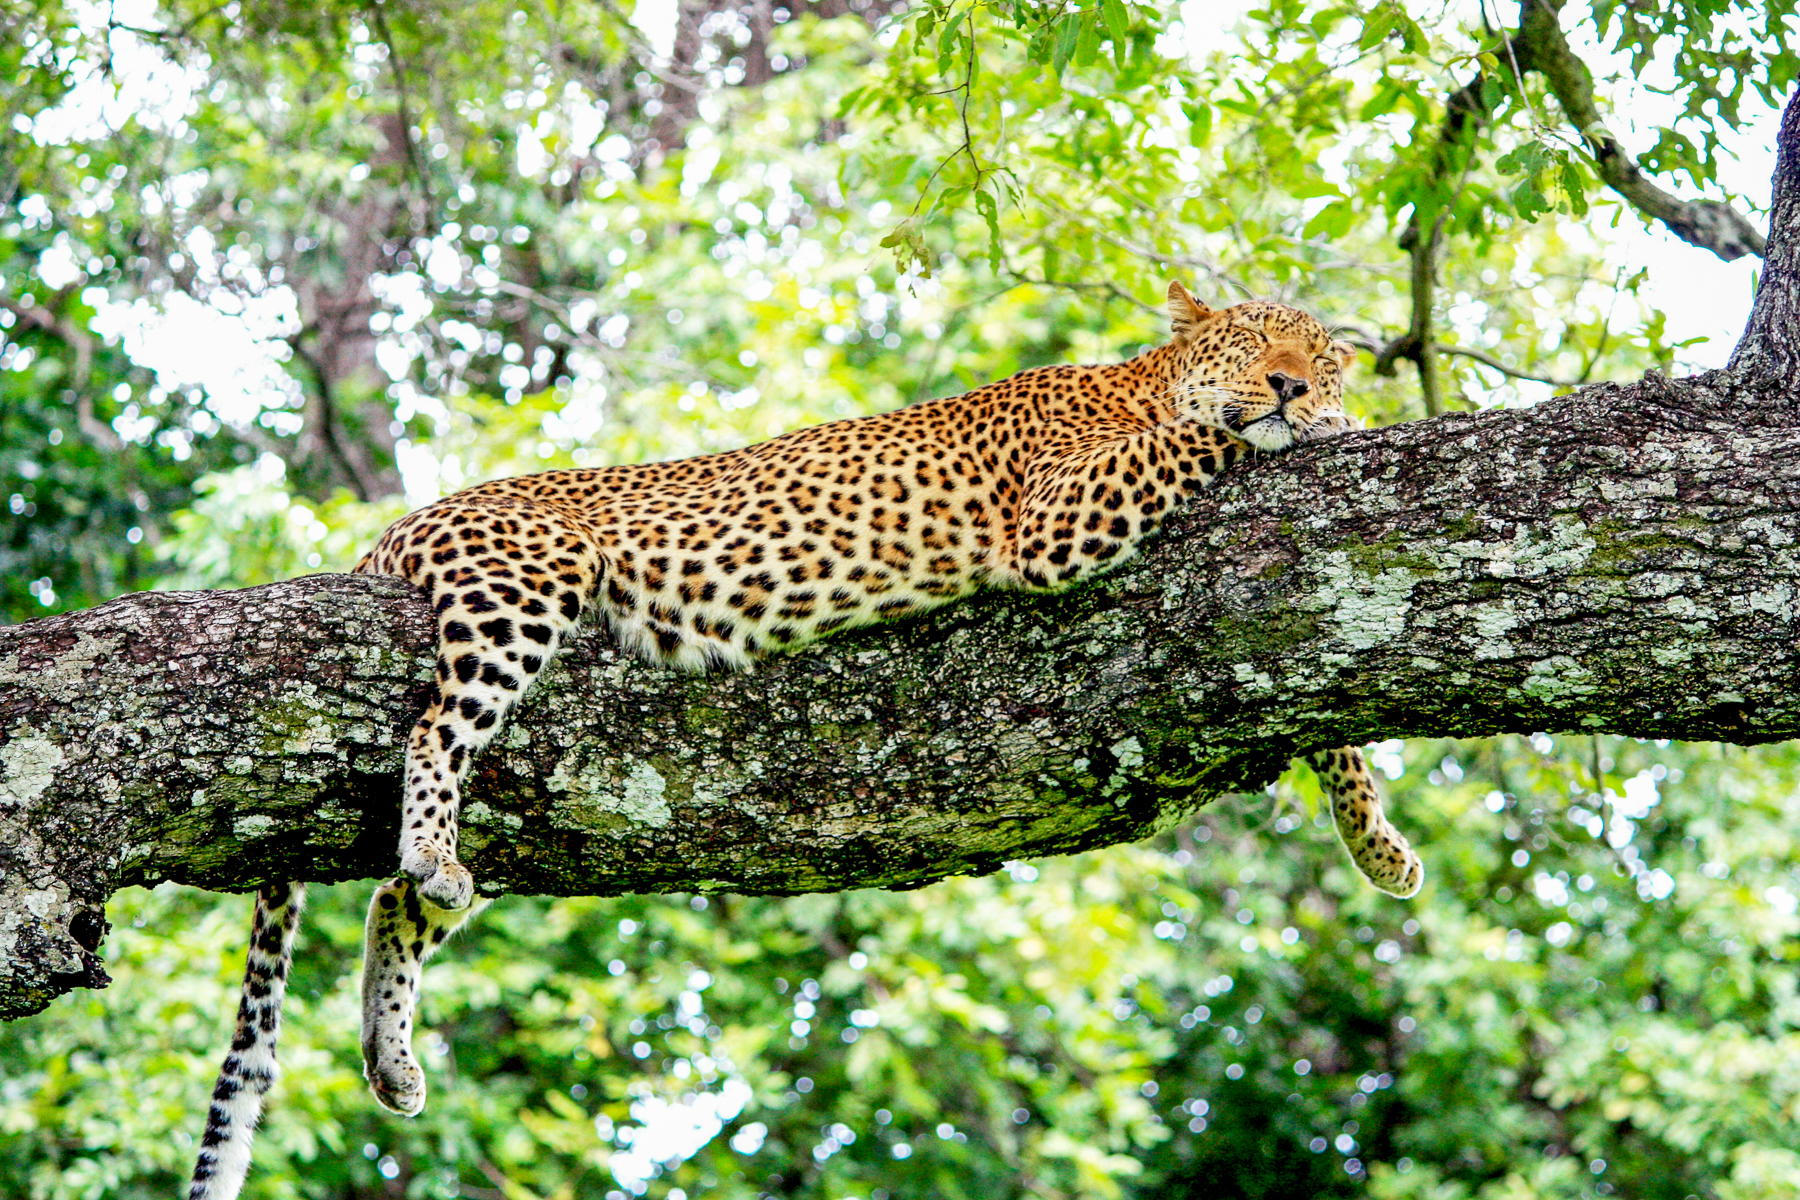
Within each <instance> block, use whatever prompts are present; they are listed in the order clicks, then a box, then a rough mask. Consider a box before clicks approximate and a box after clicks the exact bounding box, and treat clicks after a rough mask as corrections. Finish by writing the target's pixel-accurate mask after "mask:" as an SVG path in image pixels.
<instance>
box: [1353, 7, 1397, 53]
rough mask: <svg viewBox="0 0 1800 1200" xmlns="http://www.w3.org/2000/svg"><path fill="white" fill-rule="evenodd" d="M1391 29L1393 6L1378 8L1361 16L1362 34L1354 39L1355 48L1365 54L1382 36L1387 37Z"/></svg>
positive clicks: (1392, 29) (1392, 27) (1392, 25)
mask: <svg viewBox="0 0 1800 1200" xmlns="http://www.w3.org/2000/svg"><path fill="white" fill-rule="evenodd" d="M1393 31H1394V10H1393V8H1392V7H1382V8H1378V9H1376V10H1375V11H1374V12H1372V13H1370V14H1369V15H1368V16H1366V17H1364V18H1363V31H1362V36H1361V37H1360V38H1358V39H1357V40H1356V48H1357V49H1358V50H1359V51H1361V52H1363V53H1365V54H1366V53H1368V52H1369V51H1370V50H1373V49H1374V48H1375V47H1376V46H1377V45H1378V44H1379V43H1380V42H1381V40H1382V39H1383V38H1385V37H1387V35H1388V34H1390V33H1392V32H1393Z"/></svg>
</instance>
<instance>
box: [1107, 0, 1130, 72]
mask: <svg viewBox="0 0 1800 1200" xmlns="http://www.w3.org/2000/svg"><path fill="white" fill-rule="evenodd" d="M1100 11H1101V12H1102V13H1104V14H1105V16H1106V36H1108V37H1109V38H1111V39H1112V47H1113V61H1114V62H1116V63H1118V64H1119V69H1120V70H1121V71H1123V70H1124V69H1125V55H1126V53H1127V51H1128V50H1129V49H1130V46H1131V39H1130V37H1129V36H1128V34H1129V32H1130V29H1131V18H1130V16H1129V15H1128V14H1127V13H1126V12H1125V5H1124V4H1123V3H1121V2H1120V0H1100Z"/></svg>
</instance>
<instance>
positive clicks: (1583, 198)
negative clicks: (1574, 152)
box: [1558, 162, 1588, 217]
mask: <svg viewBox="0 0 1800 1200" xmlns="http://www.w3.org/2000/svg"><path fill="white" fill-rule="evenodd" d="M1558 177H1559V179H1560V181H1561V183H1562V189H1563V195H1565V196H1566V197H1567V198H1568V201H1569V212H1570V213H1571V214H1573V215H1574V216H1576V217H1585V216H1587V212H1588V202H1587V177H1586V176H1585V175H1583V174H1582V171H1581V168H1580V167H1579V166H1577V165H1576V164H1575V163H1573V162H1565V163H1563V165H1562V168H1561V169H1560V171H1559V172H1558Z"/></svg>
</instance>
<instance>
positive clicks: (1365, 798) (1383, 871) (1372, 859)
mask: <svg viewBox="0 0 1800 1200" xmlns="http://www.w3.org/2000/svg"><path fill="white" fill-rule="evenodd" d="M1306 761H1307V763H1308V764H1309V765H1310V766H1311V767H1312V769H1313V770H1314V771H1316V772H1318V775H1319V781H1320V782H1321V783H1323V784H1324V785H1325V794H1326V797H1327V798H1328V799H1329V800H1330V801H1331V816H1332V819H1333V820H1334V821H1335V822H1336V823H1337V831H1338V836H1339V837H1340V838H1342V839H1343V841H1344V848H1345V849H1346V850H1348V851H1349V852H1350V859H1351V861H1352V862H1354V863H1355V864H1356V869H1357V870H1359V871H1361V872H1362V873H1363V876H1364V877H1365V878H1367V879H1368V881H1369V882H1370V883H1372V884H1374V885H1375V886H1376V887H1378V888H1380V889H1381V890H1382V891H1384V892H1386V893H1388V895H1390V896H1399V897H1401V898H1402V899H1405V898H1406V897H1408V896H1412V895H1416V894H1417V893H1418V890H1419V886H1420V885H1421V884H1423V883H1424V882H1425V866H1424V864H1423V863H1421V862H1420V861H1419V856H1418V854H1417V852H1415V851H1414V850H1413V848H1412V844H1411V843H1410V842H1408V841H1407V840H1406V835H1405V834H1403V833H1401V832H1400V831H1399V830H1398V829H1396V828H1394V826H1393V823H1392V822H1390V821H1389V820H1388V819H1387V814H1386V813H1385V812H1383V811H1382V808H1381V793H1380V792H1379V791H1378V790H1376V787H1375V777H1374V776H1373V775H1372V774H1370V772H1369V764H1368V762H1367V761H1366V760H1364V758H1363V753H1362V751H1361V750H1358V749H1357V748H1356V747H1354V746H1347V747H1345V748H1344V749H1341V750H1321V751H1319V752H1317V753H1315V754H1309V755H1307V756H1306Z"/></svg>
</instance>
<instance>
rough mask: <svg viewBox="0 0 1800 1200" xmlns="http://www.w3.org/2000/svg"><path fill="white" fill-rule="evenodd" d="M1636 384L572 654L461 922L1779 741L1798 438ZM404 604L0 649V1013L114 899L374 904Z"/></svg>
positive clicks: (85, 963)
mask: <svg viewBox="0 0 1800 1200" xmlns="http://www.w3.org/2000/svg"><path fill="white" fill-rule="evenodd" d="M1743 386H1744V385H1743V384H1741V383H1740V382H1739V381H1738V380H1737V378H1736V377H1735V376H1732V375H1728V374H1719V375H1714V376H1710V377H1707V378H1705V379H1702V380H1699V381H1694V382H1691V383H1688V384H1672V383H1669V382H1667V381H1665V380H1662V379H1660V378H1656V377H1652V378H1649V379H1646V380H1645V381H1644V382H1643V383H1641V384H1638V385H1636V386H1634V387H1629V388H1621V387H1614V386H1605V387H1599V388H1592V389H1588V390H1587V391H1585V392H1583V393H1580V394H1579V395H1577V396H1572V397H1565V398H1562V399H1559V400H1555V401H1551V402H1548V403H1545V404H1543V405H1541V406H1539V407H1537V408H1535V409H1532V410H1528V411H1524V412H1492V413H1484V414H1479V415H1452V416H1447V417H1443V418H1440V419H1438V420H1435V421H1424V422H1417V423H1414V424H1409V425H1403V426H1397V427H1393V428H1390V429H1385V430H1381V431H1378V432H1372V433H1365V434H1357V435H1354V436H1351V437H1346V438H1343V439H1340V440H1337V441H1334V442H1331V443H1327V444H1324V445H1320V446H1316V447H1310V448H1307V449H1304V450H1302V451H1300V452H1297V453H1295V454H1292V455H1289V456H1287V457H1285V458H1282V459H1275V460H1265V461H1263V462H1261V463H1257V464H1253V465H1251V466H1250V467H1248V468H1246V469H1242V470H1239V471H1237V472H1235V473H1233V474H1232V475H1230V476H1229V477H1228V478H1227V479H1226V480H1223V481H1221V486H1219V487H1218V488H1217V489H1216V490H1214V491H1212V492H1210V493H1208V494H1207V495H1205V496H1203V497H1202V498H1201V499H1200V500H1198V501H1197V502H1196V503H1195V504H1194V505H1193V506H1192V507H1191V508H1190V509H1189V510H1188V511H1187V512H1185V513H1183V514H1180V515H1179V516H1178V517H1177V519H1176V520H1175V521H1173V522H1172V524H1171V529H1170V532H1169V534H1168V536H1166V537H1165V538H1164V539H1163V540H1162V541H1161V542H1160V543H1159V544H1158V545H1157V546H1155V547H1153V548H1152V550H1151V551H1150V552H1149V553H1148V554H1147V555H1146V556H1145V557H1144V558H1143V559H1142V560H1140V561H1139V562H1138V563H1136V564H1134V565H1131V566H1129V567H1127V568H1126V569H1124V570H1122V571H1120V572H1119V573H1118V574H1116V575H1114V576H1111V577H1109V578H1107V579H1106V580H1105V581H1103V582H1102V583H1101V584H1100V585H1099V586H1095V587H1092V588H1087V589H1083V590H1081V591H1079V592H1076V593H1073V594H1070V595H1067V596H1060V597H1043V596H1032V595H1017V594H1014V595H1006V594H993V595H987V596H983V597H978V598H976V599H975V600H973V601H971V602H968V603H965V604H962V605H959V606H955V607H952V608H950V609H947V610H944V611H941V612H939V613H937V614H934V615H931V616H929V617H926V618H923V619H920V620H915V621H910V622H905V623H902V624H899V625H895V626H889V627H883V628H878V629H875V630H870V631H865V632H863V633H861V634H858V635H855V636H850V637H845V638H842V639H838V640H834V641H829V642H827V643H825V644H823V645H822V646H819V647H817V648H815V649H813V650H810V651H808V652H805V653H803V654H800V655H798V656H795V657H792V658H784V659H777V660H773V661H771V662H769V663H767V664H765V665H764V666H763V667H762V668H761V669H760V670H758V671H757V672H755V673H753V674H747V675H726V676H718V677H712V678H693V677H687V676H680V675H674V674H671V673H669V672H666V671H662V670H659V669H656V668H652V667H648V666H644V665H641V664H638V663H636V662H632V661H625V660H621V659H619V658H618V657H617V656H616V655H615V654H614V653H613V651H612V650H611V649H610V648H609V646H608V643H607V640H606V638H605V637H604V636H602V635H598V634H596V635H592V636H589V637H587V638H585V639H584V640H581V641H579V642H578V643H577V644H576V646H575V648H574V649H573V650H572V651H571V652H570V653H569V655H568V656H567V657H566V658H565V659H564V660H563V661H562V662H561V663H559V664H558V665H557V666H556V667H555V668H553V669H552V671H551V672H550V673H549V674H550V676H551V677H550V678H549V679H548V680H546V681H545V683H543V684H542V685H540V688H539V689H538V691H537V692H536V693H534V695H533V696H532V697H531V698H530V699H529V700H528V701H527V702H526V704H525V705H524V707H523V709H522V711H521V713H520V714H519V716H518V718H517V719H516V721H515V722H514V724H513V725H512V727H511V728H510V729H509V731H508V732H507V734H506V735H505V736H504V737H503V738H502V740H501V743H499V744H498V745H497V746H496V747H495V748H494V749H492V750H490V751H489V752H488V754H487V755H486V756H485V757H484V759H483V760H482V761H481V763H480V764H479V766H478V769H477V773H476V776H475V778H474V779H473V781H472V783H471V786H470V787H469V789H468V809H467V811H466V812H465V815H464V820H465V826H466V830H467V834H466V836H465V839H464V848H465V854H466V856H467V857H468V858H469V860H470V861H471V862H472V864H473V865H474V868H475V870H476V873H477V877H478V878H479V879H480V880H481V882H482V885H483V886H484V887H486V888H489V889H493V890H500V891H529V892H552V893H610V892H624V891H657V890H670V889H678V890H733V891H740V892H792V891H806V890H822V889H836V888H847V887H857V886H909V885H914V884H919V883H924V882H927V881H930V880H933V879H937V878H940V877H942V876H944V875H947V874H953V873H961V872H978V871H987V870H991V869H993V868H994V867H995V866H996V865H998V864H999V863H1000V862H1001V861H1003V860H1005V859H1008V858H1014V857H1020V856H1027V855H1039V854H1049V853H1061V852H1067V851H1073V850H1077V849H1082V848H1086V847H1090V846H1097V845H1102V844H1106V843H1112V842H1118V841H1123V840H1127V839H1132V838H1137V837H1140V836H1142V835H1144V834H1145V833H1146V832H1149V831H1151V830H1153V829H1155V828H1158V827H1159V826H1163V825H1166V824H1167V823H1169V822H1171V821H1175V820H1177V819H1179V818H1181V817H1183V816H1184V815H1186V814H1188V813H1190V812H1191V811H1192V810H1193V809H1194V808H1195V807H1196V806H1197V805H1199V804H1202V803H1204V802H1205V801H1207V800H1208V799H1210V798H1212V797H1214V796H1217V795H1219V794H1221V793H1223V792H1226V791H1232V790H1239V789H1243V788H1248V787H1255V786H1258V785H1260V784H1262V783H1264V782H1266V781H1267V780H1269V779H1270V778H1272V777H1273V776H1274V775H1275V774H1277V773H1278V772H1279V771H1281V770H1282V769H1283V768H1284V766H1285V764H1286V762H1287V760H1288V758H1289V757H1290V756H1291V755H1292V754H1293V753H1294V752H1295V751H1296V750H1297V749H1301V748H1305V747H1310V746H1318V745H1336V744H1343V743H1354V742H1361V741H1364V740H1367V739H1370V738H1374V737H1379V736H1392V735H1441V734H1460V735H1476V734H1485V733H1493V732H1498V731H1502V730H1515V731H1518V730H1538V729H1545V730H1584V731H1586V730H1605V731H1609V732H1614V733H1619V734H1629V735H1637V736H1644V737H1678V738H1724V739H1728V740H1731V741H1736V742H1759V741H1768V740H1773V739H1779V738H1788V737H1793V736H1796V735H1800V687H1797V686H1796V685H1795V683H1794V680H1795V679H1796V678H1797V677H1800V639H1797V638H1796V637H1795V636H1794V620H1795V616H1796V611H1797V609H1800V429H1794V428H1787V427H1783V426H1763V427H1746V426H1745V424H1744V423H1743V421H1742V419H1741V418H1742V413H1743V407H1742V395H1741V389H1742V387H1743ZM429 645H430V622H429V619H428V616H427V613H426V611H425V606H424V604H423V602H422V601H421V600H420V599H419V598H418V597H417V595H416V594H414V593H413V592H412V591H411V590H410V589H409V588H408V587H406V585H404V584H401V583H398V582H396V581H392V580H380V579H367V578H360V577H349V576H316V577H313V578H310V579H303V580H295V581H292V582H288V583H283V584H275V585H270V586H268V587H262V588H253V589H247V590H244V591H238V592H216V593H194V594H146V595H139V596H131V597H126V598H124V599H121V600H118V601H114V602H113V603H111V604H107V605H104V606H102V607H100V608H97V609H93V610H90V611H87V612H83V613H75V614H70V615H67V616H62V617H55V618H47V619H44V620H40V621H34V622H30V623H28V624H25V625H20V626H15V627H12V628H9V629H5V630H0V1012H4V1013H6V1014H8V1015H18V1014H22V1013H27V1012H32V1011H35V1010H37V1009H38V1008H41V1007H42V1006H43V1004H45V1003H47V1002H48V1000H49V999H50V998H51V997H52V996H53V995H54V994H56V993H57V992H60V991H64V990H67V989H68V988H69V987H70V986H73V985H78V984H82V983H89V984H91V983H96V982H99V981H100V979H101V978H103V976H102V974H101V972H100V967H99V964H98V962H97V960H96V959H95V958H94V956H93V950H94V948H95V947H96V946H97V945H98V939H99V937H100V934H101V933H102V931H103V921H102V919H101V905H102V904H103V903H104V901H105V899H106V897H107V896H108V895H109V894H110V893H111V892H112V891H113V890H114V889H116V888H118V887H120V886H123V885H126V884H132V883H141V884H154V883H156V882H159V881H162V880H178V881H182V882H187V883H194V884H199V885H201V886H206V887H213V888H221V889H242V888H247V887H250V886H251V885H253V884H256V883H259V882H262V881H265V880H272V879H282V878H287V877H290V876H299V877H304V878H310V879H318V880H335V879H343V878H348V877H355V876H367V875H376V874H381V873H384V872H387V871H390V870H391V869H392V862H393V854H394V850H393V845H394V838H395V833H394V824H395V820H396V815H395V814H396V808H397V804H396V785H395V780H396V778H397V776H398V771H399V763H400V752H399V746H400V744H401V738H402V735H403V733H404V731H405V730H406V728H407V727H408V725H409V723H410V722H411V720H412V718H413V714H414V713H415V712H416V711H417V708H418V705H419V702H420V694H421V691H422V689H423V686H424V683H425V680H426V679H427V676H428V665H429V662H430V659H431V655H430V650H429Z"/></svg>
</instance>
